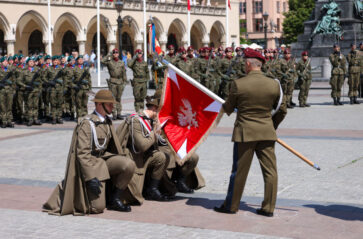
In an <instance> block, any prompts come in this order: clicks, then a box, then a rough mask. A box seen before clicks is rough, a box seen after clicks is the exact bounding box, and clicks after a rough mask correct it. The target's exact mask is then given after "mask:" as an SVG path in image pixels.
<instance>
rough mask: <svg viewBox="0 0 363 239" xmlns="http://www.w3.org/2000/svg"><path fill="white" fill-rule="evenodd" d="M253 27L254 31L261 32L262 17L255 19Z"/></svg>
mask: <svg viewBox="0 0 363 239" xmlns="http://www.w3.org/2000/svg"><path fill="white" fill-rule="evenodd" d="M254 29H255V31H256V32H262V31H263V20H262V18H257V19H255V21H254Z"/></svg>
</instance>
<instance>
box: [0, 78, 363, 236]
mask: <svg viewBox="0 0 363 239" xmlns="http://www.w3.org/2000/svg"><path fill="white" fill-rule="evenodd" d="M314 84H315V85H316V86H317V87H319V88H318V89H312V90H311V91H310V96H309V99H308V102H309V103H311V104H312V107H310V108H295V109H292V110H289V111H288V115H287V117H286V119H285V121H284V122H283V123H282V124H281V126H280V128H279V130H278V136H279V137H280V138H281V139H282V140H284V141H285V142H286V143H288V144H289V145H290V146H292V147H293V148H295V149H296V150H298V151H299V152H300V153H302V154H303V155H305V156H306V157H307V158H309V159H310V160H312V161H313V162H315V163H317V164H318V165H319V166H320V167H321V169H322V170H321V171H316V170H314V169H313V168H311V167H310V166H308V165H307V164H305V163H304V162H302V161H301V160H300V159H298V158H296V156H294V155H292V154H291V153H290V152H289V151H287V150H286V149H284V148H283V147H281V146H280V145H277V146H276V155H277V163H278V173H279V187H278V201H277V209H276V213H275V217H273V218H262V217H260V216H258V215H256V214H255V209H256V208H258V207H259V205H260V203H261V201H262V197H263V178H262V174H261V170H260V167H259V164H258V160H256V158H255V159H254V161H253V163H252V166H251V170H250V173H249V176H248V180H247V184H246V187H245V191H244V195H243V198H242V202H241V208H240V209H241V210H240V211H239V212H238V213H237V215H220V214H218V213H215V212H213V210H212V208H213V207H214V206H217V205H220V203H221V202H222V201H223V199H224V197H225V193H226V190H227V187H228V180H229V175H230V170H231V166H232V147H233V145H232V142H231V132H232V129H233V123H234V116H233V115H232V116H230V117H227V116H224V117H223V118H222V120H221V122H220V124H219V125H218V127H217V128H216V129H215V130H214V131H213V132H212V133H211V135H210V136H209V137H208V139H207V140H206V141H205V142H204V143H203V144H202V145H201V146H200V148H199V149H198V150H197V153H198V154H199V155H200V161H199V165H198V167H199V169H200V170H201V172H202V174H203V176H204V177H205V179H206V184H207V185H206V187H205V188H203V189H201V190H199V191H197V192H196V193H195V194H194V195H182V194H180V195H179V198H178V200H176V201H174V202H166V203H158V202H149V201H148V202H146V203H145V205H143V206H141V207H133V211H132V212H131V213H128V214H125V213H116V212H110V211H106V212H105V213H104V214H101V215H96V216H86V217H73V216H66V217H55V216H48V215H47V214H45V213H41V212H40V209H41V205H42V203H43V202H44V201H45V200H46V199H47V198H48V196H49V194H50V193H51V191H52V189H53V187H54V186H55V185H56V184H57V182H59V181H60V180H62V178H63V176H64V170H65V164H66V158H67V154H68V150H69V145H70V140H71V136H72V130H73V127H74V126H75V123H73V122H65V124H64V125H62V126H58V125H57V126H53V125H50V124H43V125H42V126H38V127H36V126H34V127H31V128H28V127H26V126H18V125H17V126H16V128H15V129H5V130H3V129H1V130H0V143H1V144H0V145H1V146H0V149H1V150H0V192H1V193H0V221H1V223H0V238H66V237H67V238H101V237H102V238H116V237H117V238H123V237H127V238H362V235H363V228H362V225H363V224H362V221H363V202H362V199H363V188H362V185H363V177H362V170H363V153H362V151H361V150H362V146H363V124H362V120H361V119H363V104H360V105H349V104H345V105H344V106H338V107H336V106H332V104H331V98H330V90H329V89H328V85H327V83H326V82H325V83H320V82H319V83H313V86H314ZM344 89H345V94H346V92H347V89H348V87H347V86H346V85H345V88H344ZM149 93H150V94H151V93H152V91H150V92H149ZM297 94H298V91H295V92H294V101H295V102H296V101H297ZM343 100H344V102H345V103H348V98H347V97H345V98H344V99H343ZM122 102H123V108H124V111H125V113H132V112H133V97H132V90H131V87H130V86H129V85H128V86H127V87H126V89H125V94H124V96H123V99H122ZM92 109H93V105H92V103H91V102H90V104H89V110H90V111H91V110H92ZM115 124H118V122H115Z"/></svg>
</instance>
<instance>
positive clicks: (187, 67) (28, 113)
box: [0, 43, 363, 128]
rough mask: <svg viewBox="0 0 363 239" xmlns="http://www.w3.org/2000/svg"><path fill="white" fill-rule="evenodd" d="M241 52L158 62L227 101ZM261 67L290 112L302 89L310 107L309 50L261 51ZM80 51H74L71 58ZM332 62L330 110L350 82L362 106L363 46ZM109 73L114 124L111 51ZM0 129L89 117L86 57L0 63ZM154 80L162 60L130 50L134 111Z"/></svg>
mask: <svg viewBox="0 0 363 239" xmlns="http://www.w3.org/2000/svg"><path fill="white" fill-rule="evenodd" d="M244 50H245V49H243V48H241V47H236V48H235V49H234V48H232V47H227V48H225V49H223V47H219V48H212V47H202V48H200V49H199V50H198V51H196V50H194V49H193V48H192V47H191V46H190V47H188V48H187V49H185V48H183V47H181V48H179V49H178V50H177V51H176V49H175V48H174V46H173V45H169V46H168V53H167V54H166V55H165V56H164V53H163V54H162V57H164V59H165V60H167V61H168V62H170V63H172V64H174V65H175V66H177V67H178V68H179V69H180V70H182V71H183V72H185V73H186V74H187V75H189V76H191V77H192V78H193V79H195V80H197V81H198V82H200V83H201V84H203V85H204V86H205V87H206V88H208V89H209V90H211V91H213V92H214V93H216V94H218V95H219V96H220V97H221V98H223V99H227V97H228V95H229V92H230V86H231V83H232V82H233V80H236V79H239V78H241V77H244V76H245V75H246V71H245V60H244V58H243V56H244ZM260 52H261V53H262V55H263V56H264V57H265V59H266V61H265V63H264V64H263V66H262V71H263V72H264V74H265V75H266V76H267V77H270V78H274V79H278V80H279V81H280V84H281V88H282V92H283V94H284V95H285V98H284V100H285V101H286V105H287V107H288V108H294V106H296V104H295V103H294V102H293V101H292V98H293V97H292V94H293V90H294V89H295V88H299V89H300V92H299V96H298V101H299V106H300V107H310V105H309V104H308V103H307V98H308V95H309V89H310V85H311V81H312V67H311V60H310V58H309V56H308V52H307V51H304V52H302V54H301V59H300V60H299V61H296V59H295V57H292V56H291V52H290V49H288V48H286V47H285V46H284V45H283V46H282V47H281V49H280V50H278V49H265V50H260ZM76 53H77V52H76ZM329 60H330V62H331V65H332V67H333V68H332V76H331V79H330V85H331V88H332V92H331V97H332V98H333V104H334V105H343V103H342V101H341V97H342V93H341V90H342V86H343V83H344V80H345V78H346V77H348V85H349V92H348V96H349V98H350V104H359V102H358V100H357V97H358V96H359V95H361V94H362V92H361V91H362V90H361V84H360V81H361V75H362V69H363V44H362V43H361V44H360V46H359V50H357V49H356V45H355V44H352V45H351V51H350V53H349V54H348V55H347V57H345V56H344V55H343V54H342V53H341V52H340V47H339V45H334V52H333V53H332V54H331V55H330V57H329ZM101 62H102V64H103V65H104V66H106V67H107V68H108V71H109V74H110V79H107V84H108V88H109V90H110V91H111V92H112V94H113V95H114V96H115V99H116V101H117V104H116V107H115V108H114V109H113V112H112V115H113V119H114V120H115V119H122V118H123V116H122V115H121V111H122V104H121V97H122V93H123V91H124V89H125V86H126V84H127V77H126V68H125V67H126V66H125V64H124V62H123V61H122V60H120V58H119V51H118V49H114V50H113V51H112V52H111V53H110V54H109V55H107V56H105V57H104V58H103V59H102V60H101ZM0 64H1V68H0V121H1V124H0V126H1V127H2V128H5V127H14V122H18V123H20V124H21V123H25V124H26V125H28V126H32V125H40V124H42V122H47V121H48V122H51V123H52V124H62V123H63V119H64V118H68V119H70V120H74V119H77V118H78V117H83V116H85V115H86V114H87V102H88V96H89V94H91V93H93V92H92V91H91V88H92V84H91V76H90V72H89V68H88V67H86V66H84V65H83V57H82V56H81V55H78V54H76V55H75V56H69V57H65V56H63V55H62V56H52V57H51V56H49V55H45V56H42V55H38V56H31V57H25V56H23V55H14V56H10V57H2V58H1V59H0ZM149 64H150V65H151V76H152V80H153V82H155V86H156V89H161V88H162V86H163V81H164V77H165V69H166V68H167V67H166V65H165V64H163V63H162V60H161V58H160V57H159V56H156V57H155V56H152V55H150V56H149V62H145V61H144V59H143V52H142V50H140V49H138V50H136V51H135V55H134V57H133V58H132V59H130V60H128V63H127V66H128V67H129V68H130V69H131V70H132V71H133V79H132V80H131V85H132V87H133V94H134V98H135V102H134V107H135V110H136V112H140V111H142V110H143V109H144V101H145V98H146V95H147V88H148V83H149V79H150V73H149Z"/></svg>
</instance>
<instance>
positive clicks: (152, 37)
mask: <svg viewBox="0 0 363 239" xmlns="http://www.w3.org/2000/svg"><path fill="white" fill-rule="evenodd" d="M149 51H150V52H156V53H157V54H158V55H161V54H162V53H163V51H162V50H161V47H160V44H159V41H158V39H157V38H156V31H155V24H154V23H153V22H152V23H151V24H150V25H149Z"/></svg>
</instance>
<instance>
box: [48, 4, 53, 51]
mask: <svg viewBox="0 0 363 239" xmlns="http://www.w3.org/2000/svg"><path fill="white" fill-rule="evenodd" d="M51 29H52V25H51V22H50V0H48V51H49V52H48V54H49V55H52V31H51Z"/></svg>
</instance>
